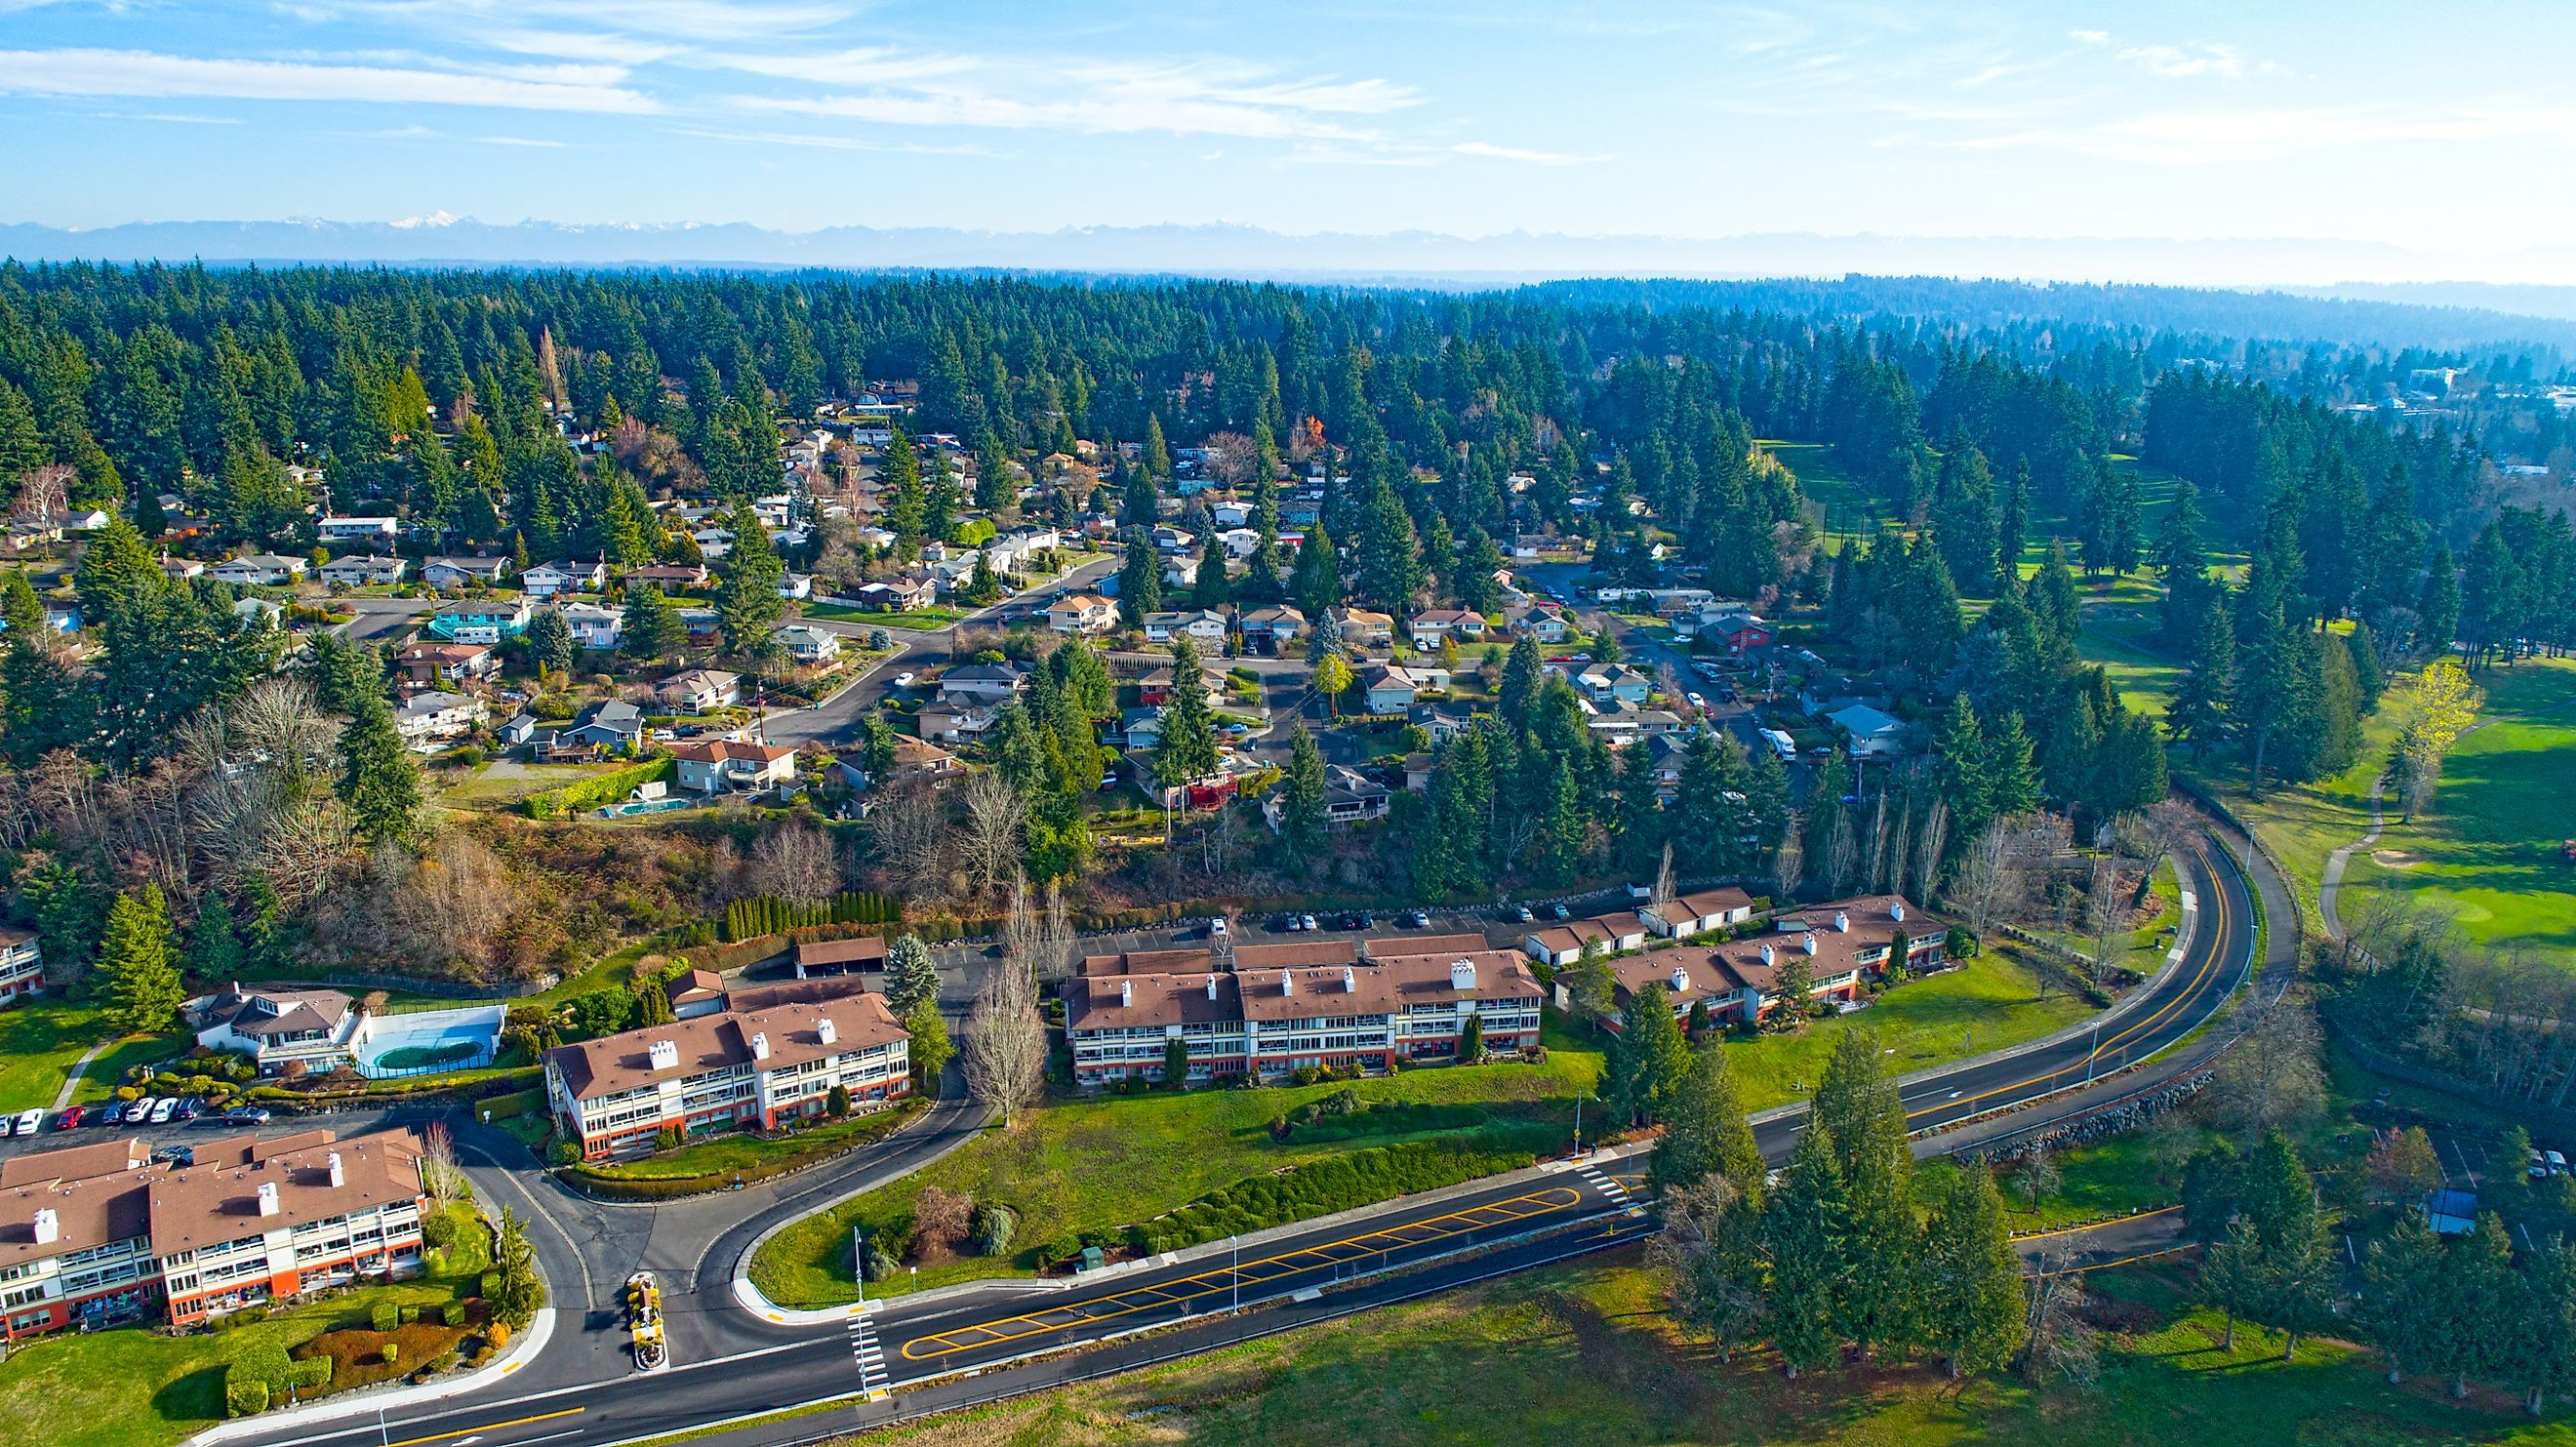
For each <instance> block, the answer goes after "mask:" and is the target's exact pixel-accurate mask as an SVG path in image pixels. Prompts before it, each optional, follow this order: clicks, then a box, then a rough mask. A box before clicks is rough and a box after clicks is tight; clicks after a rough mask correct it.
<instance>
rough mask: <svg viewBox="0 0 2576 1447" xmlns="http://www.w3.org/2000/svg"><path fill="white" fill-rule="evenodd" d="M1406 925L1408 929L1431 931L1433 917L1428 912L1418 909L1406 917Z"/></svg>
mask: <svg viewBox="0 0 2576 1447" xmlns="http://www.w3.org/2000/svg"><path fill="white" fill-rule="evenodd" d="M1404 925H1405V928H1407V929H1429V928H1430V927H1431V916H1430V915H1429V914H1428V913H1427V912H1425V911H1423V910H1418V909H1417V910H1414V911H1413V912H1411V913H1409V914H1407V915H1406V916H1405V917H1404Z"/></svg>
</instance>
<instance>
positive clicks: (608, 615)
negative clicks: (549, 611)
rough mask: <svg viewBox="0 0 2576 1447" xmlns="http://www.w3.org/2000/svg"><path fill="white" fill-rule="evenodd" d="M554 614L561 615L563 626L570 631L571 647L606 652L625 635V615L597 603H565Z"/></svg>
mask: <svg viewBox="0 0 2576 1447" xmlns="http://www.w3.org/2000/svg"><path fill="white" fill-rule="evenodd" d="M555 611H556V612H558V613H561V614H562V615H563V620H564V626H565V627H567V628H570V629H571V630H572V646H573V647H575V648H590V649H597V650H599V651H601V652H606V651H608V650H609V649H612V648H615V647H616V646H617V640H618V639H620V638H622V637H624V636H625V633H626V615H625V613H623V612H621V611H620V610H618V609H615V608H603V607H601V606H600V605H598V604H597V603H565V604H561V605H559V606H558V607H557V608H556V609H555Z"/></svg>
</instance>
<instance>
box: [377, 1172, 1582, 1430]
mask: <svg viewBox="0 0 2576 1447" xmlns="http://www.w3.org/2000/svg"><path fill="white" fill-rule="evenodd" d="M1582 1201H1583V1192H1582V1191H1580V1190H1578V1189H1576V1188H1574V1187H1572V1186H1549V1187H1546V1188H1544V1189H1542V1190H1537V1191H1532V1192H1530V1193H1529V1194H1528V1195H1525V1196H1514V1197H1513V1198H1511V1199H1510V1200H1508V1201H1494V1202H1489V1203H1487V1204H1485V1205H1482V1206H1471V1207H1468V1208H1467V1209H1465V1210H1463V1211H1451V1212H1449V1213H1448V1214H1447V1215H1443V1216H1433V1217H1430V1218H1428V1219H1426V1220H1421V1221H1409V1222H1406V1223H1405V1224H1403V1225H1401V1226H1389V1227H1385V1228H1383V1229H1381V1230H1376V1231H1370V1232H1367V1233H1365V1234H1362V1235H1358V1236H1347V1237H1344V1238H1343V1239H1341V1240H1339V1241H1327V1242H1324V1243H1322V1244H1320V1245H1315V1246H1303V1247H1299V1248H1298V1249H1297V1250H1294V1251H1285V1252H1281V1253H1280V1254H1278V1255H1276V1256H1264V1257H1260V1258H1258V1259H1256V1260H1252V1261H1246V1262H1243V1263H1242V1264H1241V1265H1238V1266H1227V1267H1225V1268H1222V1269H1219V1270H1214V1271H1204V1272H1201V1273H1199V1274H1198V1275H1196V1276H1185V1277H1182V1278H1181V1279H1179V1280H1177V1281H1170V1282H1164V1283H1160V1284H1157V1285H1152V1286H1139V1287H1135V1288H1133V1289H1131V1290H1127V1291H1122V1292H1119V1293H1117V1294H1115V1295H1112V1296H1104V1297H1098V1298H1095V1299H1093V1300H1091V1301H1086V1302H1067V1303H1066V1304H1065V1305H1063V1306H1058V1307H1051V1308H1049V1309H1047V1310H1045V1311H1037V1312H1026V1313H1023V1314H1021V1315H1019V1316H1006V1317H1001V1318H999V1319H996V1320H994V1321H989V1322H979V1323H977V1324H976V1325H973V1326H960V1327H951V1328H950V1329H948V1330H947V1331H943V1332H936V1333H933V1334H931V1335H928V1336H919V1337H915V1338H913V1339H912V1340H910V1341H908V1342H905V1343H904V1344H903V1352H902V1355H903V1357H904V1359H905V1360H907V1361H916V1362H918V1361H928V1360H930V1359H931V1358H933V1357H944V1356H951V1355H954V1354H956V1353H958V1352H965V1351H980V1350H982V1349H984V1348H986V1347H992V1346H999V1345H1001V1344H1002V1343H1004V1342H1010V1341H1019V1340H1021V1339H1023V1338H1026V1337H1033V1336H1044V1335H1047V1334H1048V1333H1050V1332H1058V1331H1063V1330H1066V1329H1068V1328H1071V1327H1079V1326H1090V1325H1094V1324H1096V1323H1099V1322H1103V1321H1112V1320H1115V1319H1117V1318H1118V1317H1122V1316H1127V1315H1129V1314H1131V1313H1134V1312H1139V1311H1152V1310H1155V1309H1157V1308H1161V1307H1166V1306H1174V1305H1178V1304H1180V1303H1182V1302H1188V1301H1197V1300H1200V1299H1202V1298H1205V1297H1210V1296H1223V1295H1226V1294H1227V1293H1229V1292H1231V1291H1232V1290H1233V1289H1234V1283H1235V1282H1236V1281H1237V1280H1240V1279H1242V1278H1244V1277H1245V1276H1248V1275H1250V1274H1251V1273H1253V1272H1255V1271H1257V1270H1259V1269H1260V1268H1261V1267H1264V1266H1276V1265H1279V1264H1281V1263H1284V1262H1293V1261H1296V1260H1298V1259H1300V1258H1303V1257H1322V1258H1323V1259H1321V1260H1318V1261H1315V1262H1313V1263H1312V1264H1310V1265H1305V1266H1298V1267H1294V1268H1292V1269H1290V1270H1287V1271H1281V1272H1277V1273H1275V1274H1272V1275H1267V1276H1262V1277H1260V1278H1258V1279H1257V1280H1256V1281H1255V1282H1254V1284H1255V1285H1258V1286H1267V1285H1270V1284H1272V1283H1274V1282H1278V1281H1281V1280H1284V1279H1286V1278H1288V1277H1291V1276H1298V1275H1302V1274H1304V1273H1306V1272H1309V1271H1313V1270H1316V1269H1317V1268H1319V1267H1322V1266H1327V1265H1337V1264H1339V1263H1340V1262H1342V1261H1346V1260H1356V1259H1359V1258H1360V1257H1366V1256H1371V1255H1374V1254H1376V1253H1377V1252H1379V1251H1382V1250H1384V1251H1392V1250H1395V1249H1397V1248H1399V1247H1405V1246H1419V1245H1421V1244H1423V1243H1424V1242H1425V1241H1436V1240H1439V1239H1441V1238H1442V1237H1446V1236H1458V1235H1464V1234H1465V1233H1467V1232H1469V1231H1478V1230H1482V1229H1484V1228H1485V1227H1488V1226H1498V1225H1502V1224H1504V1223H1506V1222H1511V1221H1525V1220H1528V1219H1530V1218H1532V1217H1535V1216H1545V1215H1549V1214H1551V1213H1553V1212H1557V1211H1563V1210H1567V1209H1569V1208H1571V1207H1574V1206H1577V1205H1580V1204H1581V1203H1582ZM1452 1223H1464V1224H1452ZM1425 1231H1428V1232H1429V1234H1428V1235H1423V1234H1419V1233H1422V1232H1425ZM1379 1240H1385V1241H1387V1242H1388V1244H1387V1245H1385V1246H1382V1247H1369V1248H1367V1249H1365V1250H1362V1251H1360V1252H1358V1253H1357V1254H1356V1255H1355V1256H1326V1255H1325V1254H1324V1253H1326V1252H1332V1251H1339V1250H1341V1249H1342V1248H1343V1247H1346V1246H1357V1245H1359V1244H1360V1243H1362V1242H1367V1241H1379ZM1112 1302H1115V1303H1118V1305H1116V1306H1114V1307H1112V1306H1110V1303H1112ZM1050 1318H1054V1319H1050ZM1013 1328H1016V1329H1013ZM960 1337H968V1338H971V1340H965V1341H960V1340H958V1338H960ZM394 1447H404V1444H401V1443H396V1444H394Z"/></svg>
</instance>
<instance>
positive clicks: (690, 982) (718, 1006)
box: [662, 970, 725, 1020]
mask: <svg viewBox="0 0 2576 1447" xmlns="http://www.w3.org/2000/svg"><path fill="white" fill-rule="evenodd" d="M662 998H663V999H664V1000H667V1001H669V1002H670V1005H671V1018H672V1019H674V1020H695V1019H697V1018H699V1017H700V1016H702V1015H713V1014H715V1013H716V1012H718V1011H720V1010H722V1009H724V1008H725V988H724V976H722V975H719V974H717V973H716V972H715V971H713V970H688V971H685V972H683V973H681V974H677V975H674V976H672V977H671V978H670V979H668V980H666V981H664V982H663V984H662Z"/></svg>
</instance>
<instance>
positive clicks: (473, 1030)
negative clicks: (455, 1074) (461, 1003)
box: [355, 1005, 509, 1080]
mask: <svg viewBox="0 0 2576 1447" xmlns="http://www.w3.org/2000/svg"><path fill="white" fill-rule="evenodd" d="M508 1014H509V1010H508V1008H507V1007H506V1006H501V1005H469V1006H465V1007H463V1008H460V1009H453V1010H419V1011H414V1012H412V1013H410V1014H407V1015H370V1016H368V1017H367V1022H366V1025H365V1026H364V1028H363V1031H362V1033H361V1034H360V1035H359V1037H358V1039H357V1041H356V1042H355V1046H356V1049H355V1053H356V1055H357V1061H356V1064H357V1069H358V1073H359V1074H360V1075H363V1076H366V1077H367V1078H368V1079H370V1080H385V1079H390V1078H392V1077H395V1076H401V1075H429V1074H434V1073H436V1072H438V1071H442V1070H473V1069H476V1068H478V1067H481V1066H485V1065H489V1064H491V1063H492V1056H493V1054H494V1052H495V1051H496V1050H497V1049H498V1048H499V1046H500V1043H501V1022H502V1020H503V1019H504V1018H506V1017H507V1015H508Z"/></svg>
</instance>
